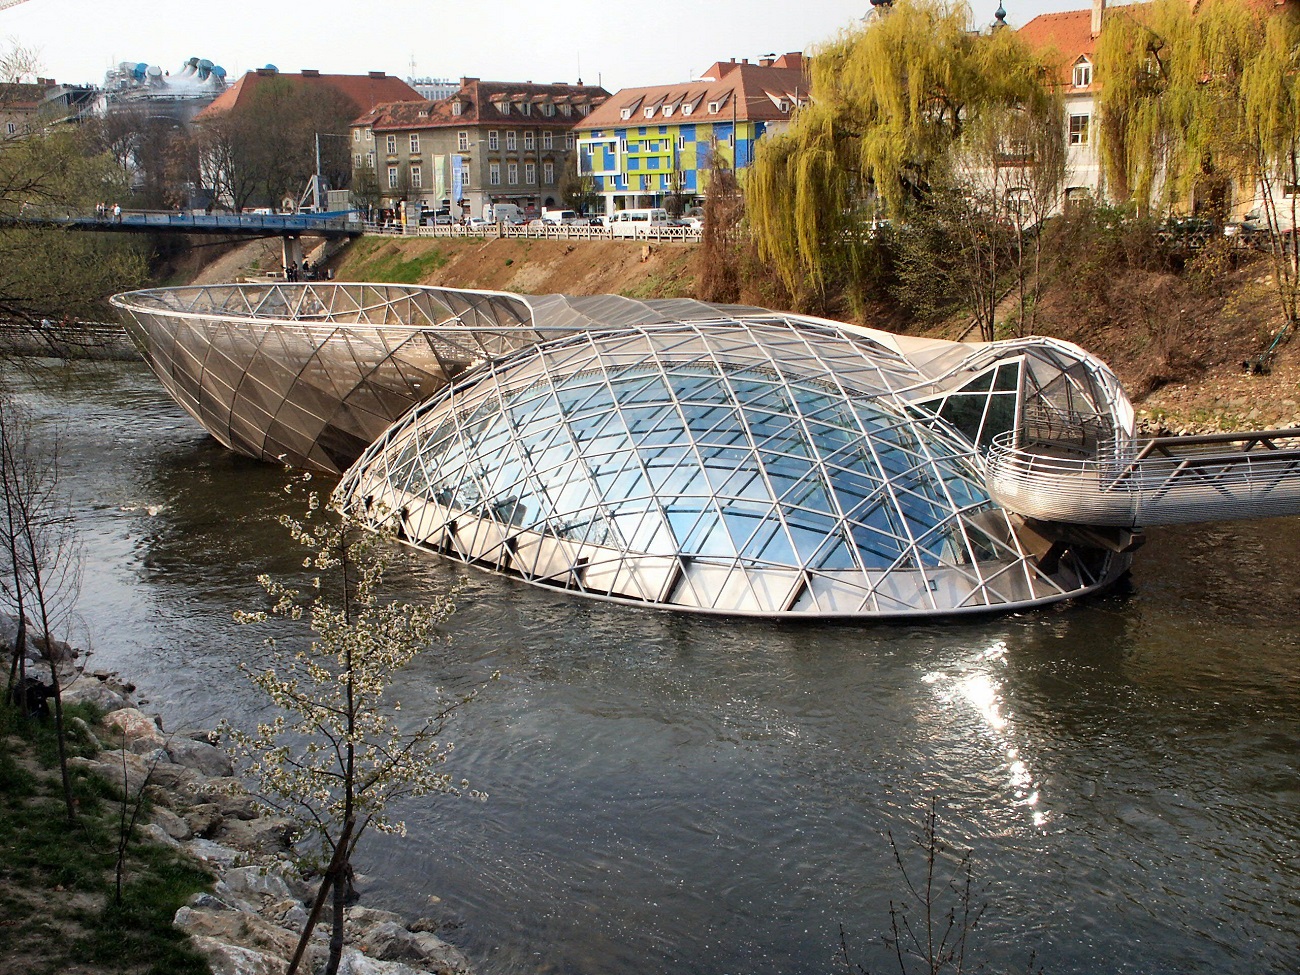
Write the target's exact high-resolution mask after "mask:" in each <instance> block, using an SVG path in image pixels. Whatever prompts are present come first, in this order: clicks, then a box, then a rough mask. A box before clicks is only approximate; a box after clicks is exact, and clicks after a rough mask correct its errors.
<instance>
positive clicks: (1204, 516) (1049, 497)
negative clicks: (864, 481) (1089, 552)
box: [985, 428, 1300, 528]
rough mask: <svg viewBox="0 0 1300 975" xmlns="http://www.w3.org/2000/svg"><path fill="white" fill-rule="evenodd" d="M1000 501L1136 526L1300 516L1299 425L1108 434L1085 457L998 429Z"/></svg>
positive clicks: (1036, 513)
mask: <svg viewBox="0 0 1300 975" xmlns="http://www.w3.org/2000/svg"><path fill="white" fill-rule="evenodd" d="M985 464H986V472H985V481H986V484H987V486H988V489H989V493H990V495H992V497H993V499H994V500H995V501H996V502H997V503H998V504H1000V505H1002V506H1003V507H1004V508H1006V509H1008V510H1009V511H1013V512H1015V513H1017V514H1020V515H1024V516H1025V517H1028V518H1034V519H1037V520H1039V521H1050V522H1058V523H1064V524H1072V525H1096V526H1109V527H1122V528H1132V527H1136V526H1146V525H1174V524H1186V523H1189V522H1198V521H1227V520H1233V519H1244V518H1269V517H1274V516H1277V515H1293V514H1300V428H1293V429H1287V430H1259V431H1251V432H1247V433H1220V434H1209V435H1205V436H1194V437H1157V438H1155V439H1152V440H1147V441H1138V440H1124V441H1119V442H1116V441H1109V442H1103V443H1102V444H1100V445H1099V447H1098V449H1097V451H1096V453H1095V454H1089V455H1084V453H1083V452H1082V451H1077V450H1071V449H1070V448H1068V447H1063V446H1061V445H1059V444H1051V443H1036V444H1025V445H1019V444H1017V443H1016V435H1015V433H1014V432H1008V433H1004V434H1001V435H999V436H998V437H997V438H995V439H994V441H993V445H992V447H991V449H990V450H989V453H988V456H987V457H986V458H985Z"/></svg>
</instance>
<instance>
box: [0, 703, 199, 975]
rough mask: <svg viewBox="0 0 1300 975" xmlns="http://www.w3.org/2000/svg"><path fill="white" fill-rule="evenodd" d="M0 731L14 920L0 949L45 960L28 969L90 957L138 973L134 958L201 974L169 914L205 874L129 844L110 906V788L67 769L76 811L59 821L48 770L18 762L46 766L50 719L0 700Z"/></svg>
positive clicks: (2, 880)
mask: <svg viewBox="0 0 1300 975" xmlns="http://www.w3.org/2000/svg"><path fill="white" fill-rule="evenodd" d="M68 715H69V716H77V717H83V718H86V719H88V720H90V719H93V718H94V717H95V713H94V710H93V709H90V708H83V707H80V706H78V707H70V708H69V709H68ZM0 729H2V730H3V731H4V732H5V735H3V736H0V849H3V850H4V851H5V856H4V857H3V858H0V888H2V889H3V890H4V891H6V893H5V895H4V899H3V904H2V905H0V906H2V907H3V912H4V914H5V916H6V917H8V918H12V919H14V920H20V921H22V922H23V923H22V924H20V925H18V926H16V927H15V926H12V925H0V954H3V956H4V957H6V958H9V959H12V958H15V957H18V956H19V952H23V953H24V954H25V955H28V956H32V955H33V954H34V957H37V958H39V960H40V962H41V963H42V964H43V965H44V966H46V967H45V968H44V969H41V968H32V969H31V970H33V971H41V970H44V971H49V972H60V971H66V970H68V969H70V968H72V967H74V966H75V965H76V964H78V963H93V964H95V965H97V966H99V967H100V969H101V970H103V971H105V972H114V971H121V972H139V971H142V970H144V969H142V967H141V966H142V964H143V965H148V966H149V967H148V969H147V970H148V971H149V972H151V973H157V975H165V973H168V975H169V973H183V975H188V973H194V975H203V973H206V972H207V971H208V968H207V965H206V963H205V962H204V960H203V959H202V957H201V956H199V955H197V954H196V953H194V952H193V951H191V950H190V949H189V948H188V947H187V942H188V939H187V938H186V936H185V935H184V934H183V933H181V932H180V931H177V930H176V929H174V928H173V927H172V924H171V920H172V917H173V915H174V914H175V913H176V911H177V909H178V908H180V906H181V905H183V904H184V903H185V902H186V901H187V900H188V899H189V897H190V896H191V895H192V894H194V893H195V892H196V891H199V890H203V889H206V888H207V887H208V885H209V884H210V882H211V880H210V877H209V876H208V875H207V874H206V873H205V872H204V871H203V870H202V869H201V868H199V867H198V866H196V865H194V864H192V863H189V862H187V861H185V860H183V859H181V858H180V857H179V856H178V855H177V854H176V853H175V852H173V851H171V850H168V849H166V848H163V847H154V846H148V845H145V844H143V843H136V844H134V845H133V846H132V849H131V854H130V857H129V859H128V863H127V868H128V871H129V875H130V877H131V880H130V883H129V884H128V885H127V888H126V891H125V896H124V897H123V901H122V904H121V905H120V906H117V907H114V906H113V905H112V899H111V897H110V891H111V889H112V877H113V867H114V862H115V858H116V833H117V815H118V810H117V808H116V804H115V803H114V802H112V801H108V800H109V799H110V798H111V797H112V796H113V795H114V794H115V793H116V790H115V788H114V787H113V785H112V784H111V783H109V782H106V781H104V780H102V779H99V778H97V777H94V776H91V775H89V774H88V773H85V772H81V771H76V770H74V772H73V789H74V795H75V797H76V800H77V805H78V818H77V823H76V825H75V826H69V825H68V823H67V820H66V819H65V818H64V817H63V815H62V814H61V813H62V810H61V804H62V796H61V787H60V785H59V781H58V777H57V775H55V774H50V773H49V772H46V771H39V770H33V769H31V768H28V767H24V764H23V763H22V762H20V761H19V760H18V759H19V757H20V756H21V757H22V758H24V759H27V760H34V761H35V763H36V765H37V766H38V767H39V769H51V768H53V767H54V765H55V752H56V744H55V742H54V736H55V732H54V728H53V726H52V724H51V723H50V722H48V721H32V720H27V719H24V718H22V717H20V716H19V715H17V714H16V713H15V712H14V711H13V710H12V709H11V708H9V707H7V706H5V707H0ZM15 742H20V743H21V744H18V745H17V746H15V744H14V743H15ZM15 747H16V751H15ZM82 750H83V751H89V748H88V746H85V745H83V746H82ZM74 896H76V897H79V898H80V899H79V900H78V901H77V902H76V903H77V906H75V907H67V908H65V907H63V906H62V905H63V904H65V903H67V902H68V900H69V898H72V897H74Z"/></svg>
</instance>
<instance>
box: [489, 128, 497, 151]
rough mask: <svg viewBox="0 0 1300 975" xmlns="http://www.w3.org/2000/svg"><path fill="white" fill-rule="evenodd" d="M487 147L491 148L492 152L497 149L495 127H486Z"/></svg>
mask: <svg viewBox="0 0 1300 975" xmlns="http://www.w3.org/2000/svg"><path fill="white" fill-rule="evenodd" d="M488 148H489V149H491V150H492V151H493V152H496V149H497V130H496V129H488Z"/></svg>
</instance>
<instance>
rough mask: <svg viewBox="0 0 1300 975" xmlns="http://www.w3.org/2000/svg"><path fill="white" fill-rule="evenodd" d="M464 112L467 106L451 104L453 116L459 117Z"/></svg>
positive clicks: (457, 103)
mask: <svg viewBox="0 0 1300 975" xmlns="http://www.w3.org/2000/svg"><path fill="white" fill-rule="evenodd" d="M464 110H465V105H464V103H463V102H452V103H451V114H452V115H459V114H460V113H461V112H463V111H464Z"/></svg>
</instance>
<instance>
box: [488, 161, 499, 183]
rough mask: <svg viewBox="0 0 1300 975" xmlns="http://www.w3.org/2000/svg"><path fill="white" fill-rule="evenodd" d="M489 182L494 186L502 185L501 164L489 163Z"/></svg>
mask: <svg viewBox="0 0 1300 975" xmlns="http://www.w3.org/2000/svg"><path fill="white" fill-rule="evenodd" d="M488 182H489V183H491V184H492V185H493V186H500V185H501V164H500V163H499V162H490V163H488Z"/></svg>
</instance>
